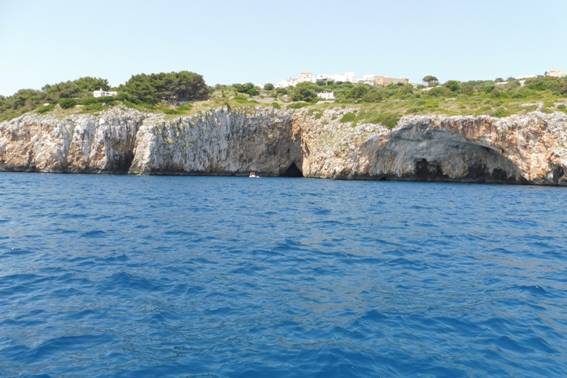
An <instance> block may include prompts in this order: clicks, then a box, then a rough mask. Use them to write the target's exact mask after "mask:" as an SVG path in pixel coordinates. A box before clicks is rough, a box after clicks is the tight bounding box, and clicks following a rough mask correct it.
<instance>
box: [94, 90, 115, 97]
mask: <svg viewBox="0 0 567 378" xmlns="http://www.w3.org/2000/svg"><path fill="white" fill-rule="evenodd" d="M117 94H118V92H116V91H103V90H102V89H97V90H96V91H93V97H113V96H116V95H117Z"/></svg>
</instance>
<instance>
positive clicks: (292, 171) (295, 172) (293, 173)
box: [280, 162, 303, 177]
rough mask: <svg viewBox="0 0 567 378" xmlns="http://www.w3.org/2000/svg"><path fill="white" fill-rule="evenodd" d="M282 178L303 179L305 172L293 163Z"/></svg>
mask: <svg viewBox="0 0 567 378" xmlns="http://www.w3.org/2000/svg"><path fill="white" fill-rule="evenodd" d="M280 176H281V177H303V172H301V169H299V168H297V165H296V164H295V162H293V163H291V165H290V166H289V167H288V168H287V169H286V171H285V172H284V173H282V174H281V175H280Z"/></svg>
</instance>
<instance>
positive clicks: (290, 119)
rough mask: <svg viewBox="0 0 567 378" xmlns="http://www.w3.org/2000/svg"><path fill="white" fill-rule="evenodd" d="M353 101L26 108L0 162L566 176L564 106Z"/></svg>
mask: <svg viewBox="0 0 567 378" xmlns="http://www.w3.org/2000/svg"><path fill="white" fill-rule="evenodd" d="M348 111H349V110H348V109H337V110H327V111H324V112H313V111H309V110H307V109H298V110H278V109H268V108H256V109H254V110H246V111H245V110H230V109H228V108H219V109H216V110H212V111H209V112H206V113H202V114H199V115H195V116H185V117H170V116H166V115H163V114H155V113H144V112H140V111H137V110H133V109H127V108H123V107H115V108H111V109H109V110H107V111H105V112H102V113H99V114H74V115H66V116H58V115H55V114H50V113H46V114H37V113H27V114H24V115H22V116H20V117H18V118H15V119H12V120H9V121H5V122H2V123H0V171H23V172H67V173H129V174H170V175H248V173H249V172H250V171H255V172H258V173H259V174H260V175H262V176H303V177H316V178H332V179H371V180H422V181H451V182H490V183H511V184H537V185H563V186H565V185H567V115H565V114H563V113H551V114H547V113H541V112H533V113H529V114H525V115H516V116H511V117H506V118H495V117H489V116H439V115H435V116H408V117H403V118H402V119H401V120H400V121H399V122H398V124H397V125H396V127H394V128H393V129H388V128H386V127H384V126H382V125H380V124H370V123H366V124H353V123H351V122H341V116H342V115H343V114H345V113H346V112H348Z"/></svg>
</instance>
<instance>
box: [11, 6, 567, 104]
mask: <svg viewBox="0 0 567 378" xmlns="http://www.w3.org/2000/svg"><path fill="white" fill-rule="evenodd" d="M566 20H567V0H539V1H534V0H530V1H525V0H471V1H464V0H462V1H459V0H430V1H428V0H396V1H394V0H391V1H379V0H367V1H364V0H349V1H347V0H344V1H337V0H311V1H308V0H302V1H295V0H286V1H269V0H239V1H229V0H224V1H220V0H202V1H199V0H194V1H190V0H187V1H173V0H171V1H167V0H161V1H155V0H149V1H142V0H138V1H133V0H125V1H121V0H112V1H107V0H96V1H77V0H68V1H64V0H36V1H33V0H0V49H1V50H0V51H1V54H0V94H3V95H9V94H12V93H13V92H15V91H16V90H17V89H19V88H40V87H41V86H43V85H44V84H46V83H54V82H58V81H64V80H70V79H75V78H78V77H80V76H85V75H90V76H99V77H104V78H107V79H109V80H110V82H111V84H113V85H117V84H120V83H122V82H124V81H126V80H127V79H128V78H129V77H130V75H132V74H135V73H141V72H145V73H150V72H163V71H171V70H183V69H188V70H191V71H195V72H198V73H200V74H202V75H203V76H204V77H205V80H206V81H207V82H208V83H209V84H215V83H233V82H246V81H252V82H256V83H261V82H266V81H278V80H282V79H286V78H288V77H289V76H292V75H295V74H297V73H299V72H301V71H304V70H309V71H312V72H315V73H323V72H324V73H339V72H344V71H354V72H355V73H356V74H358V75H362V74H364V73H376V74H384V75H391V76H404V77H409V78H410V79H411V80H412V81H419V80H420V79H421V77H423V76H424V75H426V74H434V75H436V76H438V77H439V78H440V79H441V80H443V81H444V80H448V79H458V80H467V79H483V78H492V79H493V78H496V77H508V76H520V75H527V74H538V73H543V71H545V70H546V69H548V68H552V67H558V68H562V69H566V70H567V21H566Z"/></svg>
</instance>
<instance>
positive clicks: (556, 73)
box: [545, 68, 567, 77]
mask: <svg viewBox="0 0 567 378" xmlns="http://www.w3.org/2000/svg"><path fill="white" fill-rule="evenodd" d="M545 76H547V77H565V76H567V73H566V72H565V71H561V70H559V69H557V68H553V69H550V70H549V71H545Z"/></svg>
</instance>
